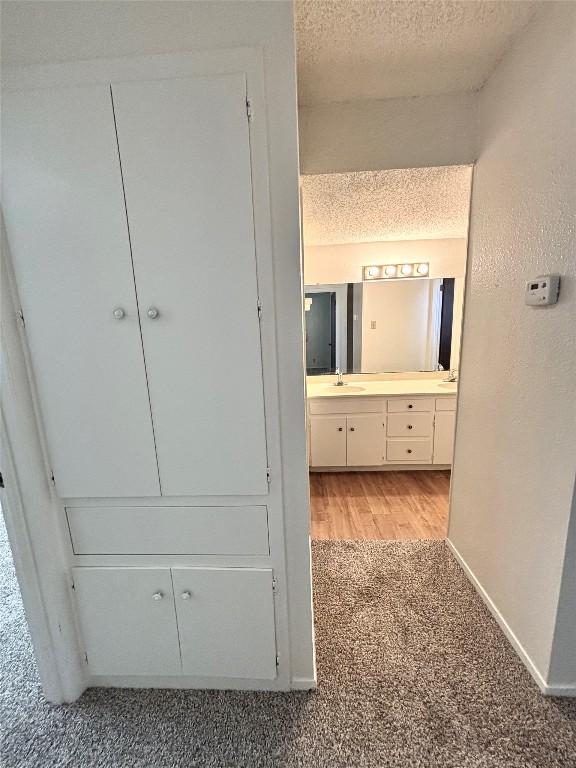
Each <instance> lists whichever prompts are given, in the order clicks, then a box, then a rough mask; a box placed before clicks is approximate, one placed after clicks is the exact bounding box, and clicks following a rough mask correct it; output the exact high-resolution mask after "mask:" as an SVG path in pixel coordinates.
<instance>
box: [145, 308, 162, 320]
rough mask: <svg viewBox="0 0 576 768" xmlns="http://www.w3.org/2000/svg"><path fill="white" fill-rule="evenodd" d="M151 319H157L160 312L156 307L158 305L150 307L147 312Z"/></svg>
mask: <svg viewBox="0 0 576 768" xmlns="http://www.w3.org/2000/svg"><path fill="white" fill-rule="evenodd" d="M146 314H147V315H148V317H149V318H150V320H156V318H157V317H158V315H159V314H160V312H158V310H157V309H156V307H149V308H148V311H147V312H146Z"/></svg>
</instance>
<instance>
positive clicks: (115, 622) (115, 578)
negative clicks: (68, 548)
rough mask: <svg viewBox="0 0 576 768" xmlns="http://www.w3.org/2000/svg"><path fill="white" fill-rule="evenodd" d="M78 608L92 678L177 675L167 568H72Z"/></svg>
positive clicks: (178, 664) (177, 655)
mask: <svg viewBox="0 0 576 768" xmlns="http://www.w3.org/2000/svg"><path fill="white" fill-rule="evenodd" d="M72 573H73V574H74V591H75V596H76V608H77V613H78V620H79V624H80V630H81V634H82V639H83V641H84V647H85V648H86V654H87V656H88V669H89V671H90V672H91V673H92V674H93V675H178V674H180V673H181V671H182V670H181V662H180V647H179V643H178V629H177V626H176V612H175V607H174V593H173V590H172V578H171V575H170V570H169V569H168V568H100V567H95V568H74V569H73V571H72Z"/></svg>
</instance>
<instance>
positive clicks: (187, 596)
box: [180, 592, 192, 600]
mask: <svg viewBox="0 0 576 768" xmlns="http://www.w3.org/2000/svg"><path fill="white" fill-rule="evenodd" d="M180 597H181V598H182V600H190V598H191V597H192V592H182V594H181V595H180Z"/></svg>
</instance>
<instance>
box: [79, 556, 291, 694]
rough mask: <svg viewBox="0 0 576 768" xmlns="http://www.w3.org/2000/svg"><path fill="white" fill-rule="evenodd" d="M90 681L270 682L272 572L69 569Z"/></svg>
mask: <svg viewBox="0 0 576 768" xmlns="http://www.w3.org/2000/svg"><path fill="white" fill-rule="evenodd" d="M73 579H74V591H75V595H76V599H77V608H78V618H79V624H80V631H81V634H82V639H83V641H84V647H85V648H86V660H87V664H88V669H89V671H90V672H91V673H92V674H93V675H101V676H113V675H129V676H138V675H147V676H149V675H161V676H174V675H180V674H185V675H192V676H198V677H200V676H202V677H215V678H218V677H227V678H252V679H257V680H258V679H262V680H266V679H268V680H269V679H273V678H274V677H275V676H276V637H275V628H274V600H273V580H272V571H271V570H269V569H257V568H172V569H169V568H128V567H122V568H103V567H95V568H86V567H84V568H74V569H73Z"/></svg>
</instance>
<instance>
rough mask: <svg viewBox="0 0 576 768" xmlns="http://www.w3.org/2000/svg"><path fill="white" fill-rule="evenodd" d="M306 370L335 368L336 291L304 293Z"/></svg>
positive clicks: (310, 372)
mask: <svg viewBox="0 0 576 768" xmlns="http://www.w3.org/2000/svg"><path fill="white" fill-rule="evenodd" d="M305 310H306V311H305V317H306V372H307V373H308V375H313V374H319V373H330V372H332V371H334V370H335V368H336V293H335V292H334V291H323V292H314V293H306V294H305Z"/></svg>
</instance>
